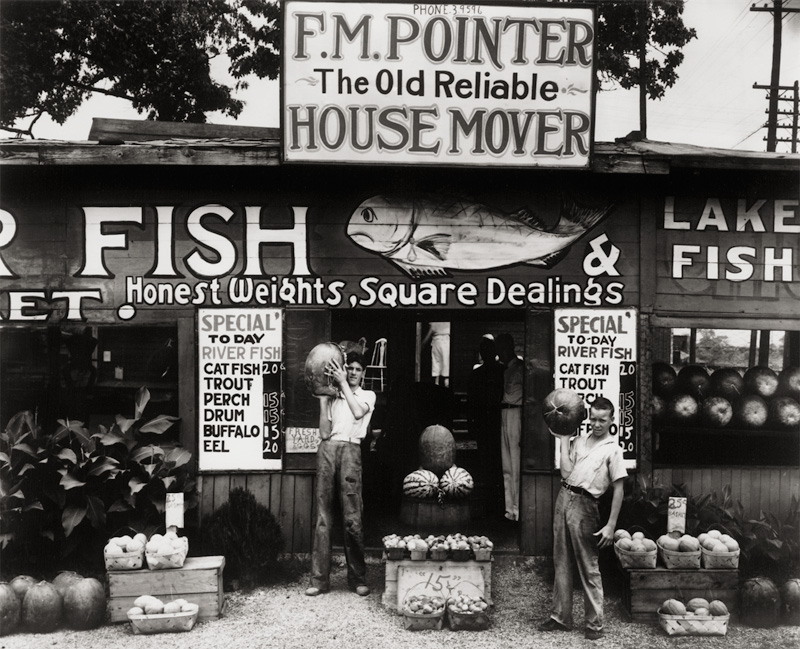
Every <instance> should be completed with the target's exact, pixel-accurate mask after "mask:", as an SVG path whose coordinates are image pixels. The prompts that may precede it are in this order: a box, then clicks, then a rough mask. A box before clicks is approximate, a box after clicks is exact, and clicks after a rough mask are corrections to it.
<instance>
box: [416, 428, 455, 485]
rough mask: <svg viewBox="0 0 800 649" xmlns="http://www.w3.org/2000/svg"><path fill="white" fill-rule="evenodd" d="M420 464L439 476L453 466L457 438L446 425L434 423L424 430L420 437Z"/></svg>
mask: <svg viewBox="0 0 800 649" xmlns="http://www.w3.org/2000/svg"><path fill="white" fill-rule="evenodd" d="M418 446H419V464H420V466H421V467H422V468H423V469H427V470H428V471H433V473H435V474H436V476H437V478H438V477H439V476H441V475H442V474H443V473H444V472H445V471H447V469H448V468H450V467H451V466H453V463H454V462H455V459H456V440H455V438H454V437H453V433H451V432H450V431H449V430H448V429H447V428H445V427H444V426H439V425H438V424H434V425H433V426H428V427H427V428H426V429H425V430H423V431H422V435H420V438H419V445H418Z"/></svg>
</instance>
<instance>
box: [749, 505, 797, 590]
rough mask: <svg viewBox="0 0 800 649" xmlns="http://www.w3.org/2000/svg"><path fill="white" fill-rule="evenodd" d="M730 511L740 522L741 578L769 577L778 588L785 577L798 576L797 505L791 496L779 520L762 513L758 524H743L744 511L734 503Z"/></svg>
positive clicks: (754, 521)
mask: <svg viewBox="0 0 800 649" xmlns="http://www.w3.org/2000/svg"><path fill="white" fill-rule="evenodd" d="M733 511H734V513H735V515H736V516H737V517H738V518H739V519H740V520H741V521H742V535H741V537H740V539H739V543H740V546H741V553H742V559H743V561H742V563H741V565H740V572H741V574H742V576H743V577H747V576H760V577H769V578H770V579H772V580H773V581H775V583H777V584H780V583H783V581H785V580H786V579H787V578H788V577H796V576H799V575H800V501H798V500H797V497H796V496H794V495H793V496H792V502H791V505H790V507H789V511H788V513H787V514H786V516H785V518H784V519H783V520H780V519H779V517H778V516H777V515H775V514H773V513H772V512H764V511H761V512H760V515H759V518H758V520H754V519H748V520H745V519H744V516H743V514H744V508H743V507H742V504H741V503H738V502H737V503H736V505H735V506H734V508H733Z"/></svg>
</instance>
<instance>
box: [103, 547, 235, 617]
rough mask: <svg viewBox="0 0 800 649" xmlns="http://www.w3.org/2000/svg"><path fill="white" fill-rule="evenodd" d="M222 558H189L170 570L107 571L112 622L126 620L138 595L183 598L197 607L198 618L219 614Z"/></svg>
mask: <svg viewBox="0 0 800 649" xmlns="http://www.w3.org/2000/svg"><path fill="white" fill-rule="evenodd" d="M224 568H225V557H223V556H209V557H188V558H187V559H186V561H185V562H184V564H183V568H175V569H172V570H146V569H144V570H109V571H108V572H107V573H106V579H107V581H108V611H109V615H110V619H111V621H112V622H127V621H128V615H127V613H128V609H129V608H131V607H132V606H133V601H134V600H135V599H136V598H137V597H139V596H140V595H153V596H154V597H158V598H159V599H161V600H163V601H164V603H165V604H166V603H167V602H168V601H171V600H173V599H177V598H179V597H182V598H183V599H185V600H187V601H189V602H193V603H195V604H197V605H198V606H199V607H200V610H199V612H198V620H199V621H204V620H213V619H216V618H218V617H219V616H220V615H222V613H223V610H224V602H225V596H224V594H223V592H222V570H223V569H224Z"/></svg>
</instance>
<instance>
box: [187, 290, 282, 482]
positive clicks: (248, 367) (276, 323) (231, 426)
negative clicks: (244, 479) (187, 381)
mask: <svg viewBox="0 0 800 649" xmlns="http://www.w3.org/2000/svg"><path fill="white" fill-rule="evenodd" d="M284 316H285V309H283V308H279V307H251V306H245V307H242V306H214V307H200V308H198V309H197V310H196V311H195V319H196V322H195V339H196V341H197V350H196V355H195V359H196V363H197V365H196V376H197V456H198V472H199V473H201V474H202V473H214V472H224V473H235V472H245V471H246V472H248V473H253V472H258V471H280V470H282V469H283V458H284V456H285V449H284V430H283V426H284V421H285V417H284V412H283V410H284V399H285V395H284V391H283V383H284V381H283V375H284V373H285V369H286V368H285V365H284V362H285V358H284V356H285V350H284V341H283V338H284V325H285V322H286V320H285V317H284ZM229 325H231V326H234V327H237V329H236V330H237V331H238V332H239V333H235V332H234V329H233V328H230V326H229ZM240 325H244V326H246V327H247V328H248V330H249V331H250V333H243V332H244V329H238V327H239V326H240ZM265 325H266V326H265ZM212 331H213V333H212ZM255 331H263V334H262V337H261V338H258V336H259V334H258V333H254V332H255ZM265 337H266V339H265ZM262 340H264V344H265V345H267V346H263V347H256V346H255V345H260V344H261V341H262ZM226 350H227V351H226ZM276 350H277V353H276ZM214 356H216V358H212V357H214ZM229 372H230V373H232V374H233V375H234V376H231V374H229ZM215 375H218V376H219V375H222V378H221V380H220V383H219V385H213V384H214V378H215ZM237 378H238V379H239V381H236V380H235V379H237ZM226 379H227V380H228V381H229V382H230V385H228V384H226V383H225V380H226ZM204 381H205V385H204ZM212 385H213V387H212ZM214 390H218V391H216V392H215V391H214ZM226 394H228V395H229V396H231V397H233V396H236V397H239V398H238V399H235V400H234V399H232V398H231V399H226V397H225V395H226ZM208 395H210V397H209V396H208ZM209 398H210V399H211V400H210V401H209ZM234 401H235V402H234ZM209 404H210V405H209ZM225 404H229V405H230V406H233V410H234V411H235V414H234V420H238V421H239V422H240V423H225V424H223V426H224V429H223V426H220V425H219V424H217V425H216V426H215V424H213V423H211V421H207V416H206V415H207V414H208V415H210V416H211V417H212V418H215V417H216V416H217V415H223V416H224V415H225V409H226V408H228V409H229V405H225ZM206 410H209V411H210V412H209V413H206ZM256 422H257V423H256ZM207 427H208V429H207ZM215 427H216V428H217V430H214V428H215ZM256 429H258V430H256ZM256 432H257V433H258V435H256V434H255V433H256ZM207 433H208V434H207ZM253 438H256V440H255V441H253ZM207 442H211V443H212V444H211V446H212V448H211V449H209V448H207V446H208V444H207ZM225 442H229V443H230V444H231V445H230V446H228V445H227V444H226V443H225ZM258 442H260V444H259V443H258ZM267 445H268V447H267ZM232 450H233V452H231V451H232ZM215 453H216V454H221V453H224V454H225V455H224V456H222V457H223V458H224V459H220V457H219V455H214V454H215ZM229 454H230V455H229Z"/></svg>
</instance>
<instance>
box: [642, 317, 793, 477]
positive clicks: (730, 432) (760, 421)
mask: <svg viewBox="0 0 800 649" xmlns="http://www.w3.org/2000/svg"><path fill="white" fill-rule="evenodd" d="M798 334H800V332H796V331H777V330H766V329H761V330H756V329H753V330H750V329H733V328H728V329H716V328H699V327H698V328H691V327H689V328H686V327H682V328H678V327H673V328H658V329H656V330H655V331H654V346H653V357H654V362H653V366H652V374H653V383H652V392H653V397H652V412H651V415H652V423H653V451H654V453H653V456H654V461H655V462H656V463H660V464H701V465H707V464H711V465H778V466H780V465H784V466H793V465H796V464H797V458H798V456H800V367H798V366H800V358H799V357H800V336H799V335H798Z"/></svg>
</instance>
